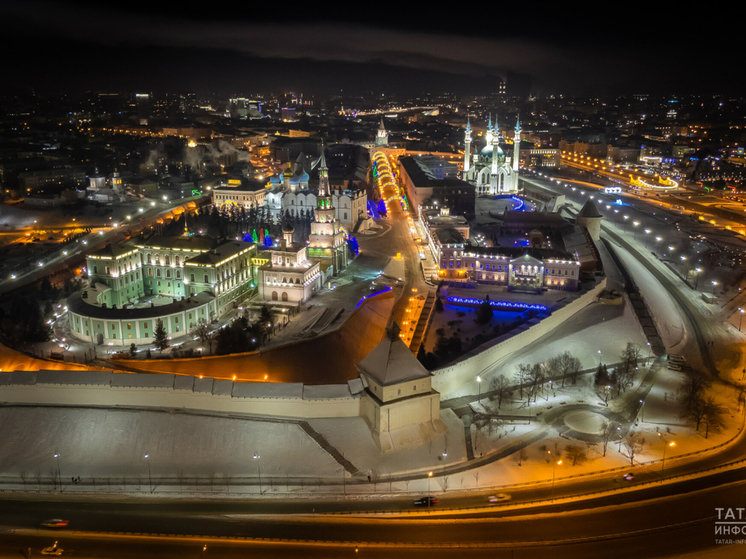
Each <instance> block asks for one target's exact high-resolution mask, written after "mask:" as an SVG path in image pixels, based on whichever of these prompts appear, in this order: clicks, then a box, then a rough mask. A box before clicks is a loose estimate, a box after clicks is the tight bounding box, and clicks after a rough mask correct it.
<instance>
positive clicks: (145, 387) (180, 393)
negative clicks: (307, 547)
mask: <svg viewBox="0 0 746 559" xmlns="http://www.w3.org/2000/svg"><path fill="white" fill-rule="evenodd" d="M360 399H361V398H360V395H353V394H352V393H351V392H350V389H349V387H348V385H347V384H341V385H323V386H304V385H303V384H299V383H295V384H280V383H264V382H263V383H235V382H233V381H230V380H215V379H212V378H199V377H194V376H180V375H172V374H128V373H113V372H106V371H102V372H98V371H14V372H4V373H0V405H2V404H6V405H8V404H24V405H63V406H99V407H116V406H121V407H136V408H154V409H155V408H159V409H163V408H181V409H192V410H199V411H209V412H219V413H242V414H251V415H266V416H275V417H288V418H295V419H316V418H328V417H359V416H360Z"/></svg>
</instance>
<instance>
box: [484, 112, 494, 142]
mask: <svg viewBox="0 0 746 559" xmlns="http://www.w3.org/2000/svg"><path fill="white" fill-rule="evenodd" d="M484 141H485V145H487V146H488V145H490V144H491V143H492V113H490V121H489V122H488V123H487V137H486V138H485V140H484Z"/></svg>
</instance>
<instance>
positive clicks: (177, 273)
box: [176, 270, 181, 279]
mask: <svg viewBox="0 0 746 559" xmlns="http://www.w3.org/2000/svg"><path fill="white" fill-rule="evenodd" d="M176 279H181V270H176Z"/></svg>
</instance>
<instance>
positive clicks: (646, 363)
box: [645, 342, 650, 367]
mask: <svg viewBox="0 0 746 559" xmlns="http://www.w3.org/2000/svg"><path fill="white" fill-rule="evenodd" d="M648 361H650V342H648V358H647V359H645V366H646V367H647V365H648Z"/></svg>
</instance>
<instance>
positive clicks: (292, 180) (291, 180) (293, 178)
mask: <svg viewBox="0 0 746 559" xmlns="http://www.w3.org/2000/svg"><path fill="white" fill-rule="evenodd" d="M299 182H300V178H299V177H290V184H298V183H299Z"/></svg>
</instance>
